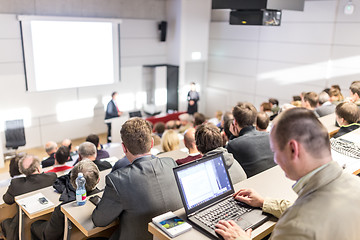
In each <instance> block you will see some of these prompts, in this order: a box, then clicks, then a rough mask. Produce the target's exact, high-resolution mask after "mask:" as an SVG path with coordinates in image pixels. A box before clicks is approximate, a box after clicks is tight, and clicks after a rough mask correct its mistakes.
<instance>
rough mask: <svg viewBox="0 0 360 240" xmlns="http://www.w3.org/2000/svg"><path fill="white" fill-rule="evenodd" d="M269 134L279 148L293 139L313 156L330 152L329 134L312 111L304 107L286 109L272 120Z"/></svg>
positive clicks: (320, 155)
mask: <svg viewBox="0 0 360 240" xmlns="http://www.w3.org/2000/svg"><path fill="white" fill-rule="evenodd" d="M271 135H272V136H273V137H274V139H275V140H276V142H277V145H278V146H279V148H280V150H283V149H284V148H285V146H286V144H287V143H288V142H289V141H290V140H291V139H294V140H296V141H298V142H300V143H301V144H302V145H303V146H304V148H305V150H306V151H307V152H308V153H309V154H311V155H312V156H314V157H322V156H323V154H324V153H325V154H326V155H329V154H330V141H329V134H328V132H327V130H326V128H325V127H324V126H323V125H322V124H321V122H320V121H319V120H318V118H317V117H316V116H315V114H314V113H313V111H311V110H308V109H305V108H291V109H288V110H286V111H284V112H282V113H281V114H279V116H277V117H276V118H275V120H274V125H273V127H272V130H271Z"/></svg>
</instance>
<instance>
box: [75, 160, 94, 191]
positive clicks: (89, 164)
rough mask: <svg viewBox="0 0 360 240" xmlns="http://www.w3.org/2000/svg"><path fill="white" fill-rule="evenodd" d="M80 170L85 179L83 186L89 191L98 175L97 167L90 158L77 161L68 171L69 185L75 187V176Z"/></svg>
mask: <svg viewBox="0 0 360 240" xmlns="http://www.w3.org/2000/svg"><path fill="white" fill-rule="evenodd" d="M80 172H82V173H83V174H84V178H85V179H86V183H85V188H86V191H87V192H89V191H91V190H93V189H94V188H95V187H96V185H97V183H98V181H99V177H100V173H99V169H98V167H97V166H96V164H95V163H94V162H93V161H91V160H84V161H80V162H78V163H77V164H76V165H75V166H74V167H73V169H72V170H71V173H70V182H71V185H72V186H73V187H74V188H75V189H76V178H77V177H78V174H79V173H80Z"/></svg>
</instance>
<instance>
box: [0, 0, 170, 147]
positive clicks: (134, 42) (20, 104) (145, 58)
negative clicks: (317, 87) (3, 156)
mask: <svg viewBox="0 0 360 240" xmlns="http://www.w3.org/2000/svg"><path fill="white" fill-rule="evenodd" d="M0 13H1V14H0V84H1V85H0V86H1V87H0V99H1V100H0V118H1V120H0V122H2V121H3V120H4V118H6V117H7V116H10V115H11V116H13V115H16V116H25V118H26V120H25V125H26V129H25V134H26V140H27V144H26V147H25V148H31V147H36V146H42V145H43V144H44V143H45V142H47V141H49V140H55V141H61V140H62V139H64V138H79V137H83V136H86V135H87V134H89V133H103V132H106V125H105V124H104V104H103V98H104V97H105V98H106V97H108V99H106V101H108V100H110V94H111V92H112V91H114V90H116V91H118V92H119V93H120V96H121V97H122V98H124V101H122V103H124V105H130V106H133V107H134V108H136V105H137V104H139V101H137V100H136V94H137V93H138V92H141V91H143V89H144V88H143V83H142V74H143V73H142V68H141V66H142V65H144V64H161V63H166V61H167V43H166V42H160V41H159V40H158V32H157V24H158V22H159V21H161V20H166V1H165V0H131V1H125V0H123V1H119V0H109V1H97V0H87V1H74V0H56V1H44V0H31V1H30V0H20V1H13V0H6V1H2V2H1V4H0ZM17 14H25V15H47V16H75V17H101V18H106V17H110V18H121V19H123V21H122V24H121V33H120V34H121V64H122V69H121V78H122V81H121V82H120V83H116V84H113V85H102V86H96V87H84V88H77V89H64V90H57V91H46V92H26V91H25V75H24V68H23V57H22V48H21V39H20V28H19V22H18V21H17V19H16V15H17ZM125 100H126V103H125ZM106 101H105V104H106ZM82 103H84V104H83V105H82ZM67 109H68V110H67ZM60 110H62V112H64V110H65V116H66V117H68V119H62V120H61V121H59V119H58V118H59V111H60ZM84 110H85V113H84V114H85V115H84V116H86V114H93V115H94V116H89V117H86V118H83V119H73V120H71V118H77V116H78V115H79V112H81V111H84ZM86 111H87V112H86ZM62 115H63V116H64V113H62ZM80 115H81V114H80ZM29 119H30V120H29ZM1 125H2V123H1ZM0 130H2V131H3V126H0ZM1 139H2V145H3V146H4V145H5V137H4V134H3V133H2V134H1Z"/></svg>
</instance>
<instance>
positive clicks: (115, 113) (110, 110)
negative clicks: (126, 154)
mask: <svg viewBox="0 0 360 240" xmlns="http://www.w3.org/2000/svg"><path fill="white" fill-rule="evenodd" d="M117 96H118V93H117V92H113V93H112V94H111V98H112V99H111V100H110V102H109V103H108V105H107V107H106V113H105V120H107V119H111V118H116V117H120V116H121V114H122V112H120V111H119V108H118V107H117V103H116V98H117ZM106 125H107V126H108V133H107V142H108V143H110V142H111V122H106Z"/></svg>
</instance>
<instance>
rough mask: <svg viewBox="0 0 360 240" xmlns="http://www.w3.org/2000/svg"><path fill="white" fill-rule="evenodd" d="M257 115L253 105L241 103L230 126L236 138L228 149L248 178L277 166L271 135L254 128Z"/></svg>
mask: <svg viewBox="0 0 360 240" xmlns="http://www.w3.org/2000/svg"><path fill="white" fill-rule="evenodd" d="M256 114H257V111H256V108H255V107H254V106H253V105H252V104H251V103H239V104H238V105H236V106H235V107H234V109H233V115H234V118H235V119H234V122H233V124H232V125H231V126H230V131H231V133H232V135H233V136H234V138H233V139H232V140H230V141H229V143H228V145H227V147H226V148H227V150H228V151H229V153H232V154H233V155H234V158H235V159H236V160H237V161H238V162H239V163H240V165H241V166H242V168H243V169H244V170H245V172H246V175H247V176H248V177H252V176H254V175H255V174H258V173H260V172H262V171H264V170H266V169H269V168H271V167H273V166H275V165H276V164H275V163H274V155H273V153H272V151H271V149H270V144H269V133H267V132H259V131H256V129H255V127H254V124H255V121H256ZM199 150H200V149H199Z"/></svg>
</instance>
